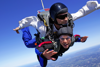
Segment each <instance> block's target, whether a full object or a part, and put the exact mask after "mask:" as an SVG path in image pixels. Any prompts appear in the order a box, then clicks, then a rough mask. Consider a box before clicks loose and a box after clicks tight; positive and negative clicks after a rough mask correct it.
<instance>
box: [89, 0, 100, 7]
mask: <svg viewBox="0 0 100 67" xmlns="http://www.w3.org/2000/svg"><path fill="white" fill-rule="evenodd" d="M87 4H88V6H89V7H92V6H94V7H95V8H96V9H100V4H99V3H98V1H93V0H90V1H88V2H87Z"/></svg>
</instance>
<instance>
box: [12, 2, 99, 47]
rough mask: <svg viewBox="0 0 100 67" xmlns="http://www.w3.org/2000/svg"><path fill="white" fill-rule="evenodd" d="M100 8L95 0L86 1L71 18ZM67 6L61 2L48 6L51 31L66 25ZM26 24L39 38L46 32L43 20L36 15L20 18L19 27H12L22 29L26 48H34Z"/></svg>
mask: <svg viewBox="0 0 100 67" xmlns="http://www.w3.org/2000/svg"><path fill="white" fill-rule="evenodd" d="M97 9H100V4H98V2H97V1H88V2H87V4H86V5H85V6H83V7H82V8H81V9H80V10H79V11H78V12H76V13H73V14H71V15H72V20H73V21H75V20H77V19H79V18H81V17H83V16H85V15H88V14H89V13H91V12H93V11H95V10H97ZM68 14H69V12H68V8H67V7H66V6H65V5H64V4H62V3H55V4H53V5H52V6H51V7H50V18H49V19H51V21H50V22H49V23H53V24H52V26H53V29H52V31H53V32H56V31H58V30H59V29H60V28H61V27H63V26H66V25H68V20H69V16H68ZM28 26H33V27H34V28H35V29H37V30H38V31H39V32H40V34H39V38H42V37H45V36H46V32H47V27H46V26H45V25H44V22H43V21H41V20H40V19H39V18H38V17H36V16H30V17H26V18H24V19H22V20H21V21H20V22H19V27H17V28H15V29H13V30H15V31H16V32H17V33H19V32H18V30H20V29H21V30H22V32H23V36H22V38H23V41H24V43H25V45H26V46H27V47H28V48H34V47H36V44H35V43H36V39H35V38H34V39H32V36H31V34H30V31H29V29H28ZM25 27H26V28H25Z"/></svg>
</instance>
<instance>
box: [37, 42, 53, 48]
mask: <svg viewBox="0 0 100 67" xmlns="http://www.w3.org/2000/svg"><path fill="white" fill-rule="evenodd" d="M50 43H52V42H51V41H45V42H42V43H40V44H39V45H38V47H41V46H42V45H44V44H50Z"/></svg>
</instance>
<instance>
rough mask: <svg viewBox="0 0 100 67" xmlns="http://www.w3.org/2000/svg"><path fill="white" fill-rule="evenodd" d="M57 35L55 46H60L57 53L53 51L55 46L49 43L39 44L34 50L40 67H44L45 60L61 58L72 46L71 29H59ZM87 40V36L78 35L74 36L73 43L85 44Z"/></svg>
mask: <svg viewBox="0 0 100 67" xmlns="http://www.w3.org/2000/svg"><path fill="white" fill-rule="evenodd" d="M57 34H58V35H57V36H58V38H56V39H57V40H56V41H57V45H60V48H59V50H58V51H55V46H54V44H53V43H52V42H50V41H45V43H40V44H39V45H38V46H37V47H36V48H35V52H36V54H37V57H38V60H39V62H40V65H41V67H46V65H47V60H53V61H56V60H57V59H58V56H62V54H63V53H64V52H65V51H67V50H68V49H69V48H70V47H71V46H72V41H73V30H72V28H71V27H62V28H60V29H59V31H58V33H57ZM87 38H88V36H84V37H80V36H79V35H76V36H75V40H74V42H85V41H86V39H87Z"/></svg>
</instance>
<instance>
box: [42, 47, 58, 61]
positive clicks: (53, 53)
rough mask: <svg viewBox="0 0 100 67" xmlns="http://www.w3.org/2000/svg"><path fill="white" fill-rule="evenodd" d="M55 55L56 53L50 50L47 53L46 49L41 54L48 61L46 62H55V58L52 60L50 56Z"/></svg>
mask: <svg viewBox="0 0 100 67" xmlns="http://www.w3.org/2000/svg"><path fill="white" fill-rule="evenodd" d="M55 54H57V52H54V50H51V51H48V49H46V50H45V51H44V52H43V55H44V56H45V57H46V58H47V59H48V60H50V59H51V60H56V59H55V58H52V57H51V56H53V55H55Z"/></svg>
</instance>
